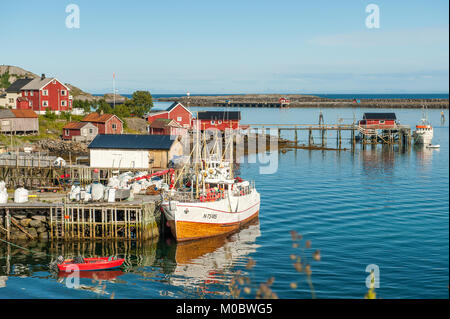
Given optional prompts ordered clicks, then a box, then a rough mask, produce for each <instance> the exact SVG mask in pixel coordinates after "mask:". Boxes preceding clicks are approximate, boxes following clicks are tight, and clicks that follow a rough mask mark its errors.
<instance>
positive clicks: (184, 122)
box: [147, 102, 192, 128]
mask: <svg viewBox="0 0 450 319" xmlns="http://www.w3.org/2000/svg"><path fill="white" fill-rule="evenodd" d="M156 119H168V120H174V121H175V122H177V123H178V124H180V125H181V126H182V127H185V128H190V127H191V123H192V113H191V111H189V110H188V109H187V108H186V107H185V106H184V105H183V104H181V103H178V102H174V103H173V104H172V105H171V106H169V107H168V108H167V109H166V110H165V111H153V112H150V113H148V114H147V122H149V123H152V122H153V121H154V120H156Z"/></svg>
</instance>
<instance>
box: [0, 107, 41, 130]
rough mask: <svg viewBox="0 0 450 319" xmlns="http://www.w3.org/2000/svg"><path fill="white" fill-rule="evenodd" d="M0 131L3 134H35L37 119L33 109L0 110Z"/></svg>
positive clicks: (37, 125)
mask: <svg viewBox="0 0 450 319" xmlns="http://www.w3.org/2000/svg"><path fill="white" fill-rule="evenodd" d="M0 132H1V133H3V134H35V133H38V132H39V119H38V115H37V114H36V112H34V111H33V110H10V109H1V110H0Z"/></svg>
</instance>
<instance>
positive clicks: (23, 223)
mask: <svg viewBox="0 0 450 319" xmlns="http://www.w3.org/2000/svg"><path fill="white" fill-rule="evenodd" d="M30 222H31V219H30V218H24V219H22V220H21V221H20V225H22V226H24V227H28V225H30Z"/></svg>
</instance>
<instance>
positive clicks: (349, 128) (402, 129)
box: [246, 124, 412, 149]
mask: <svg viewBox="0 0 450 319" xmlns="http://www.w3.org/2000/svg"><path fill="white" fill-rule="evenodd" d="M246 125H248V126H249V128H250V130H252V129H260V130H262V132H263V134H264V133H265V132H266V131H267V130H269V129H276V130H277V134H278V138H281V133H282V132H283V131H293V132H294V141H293V142H294V146H298V141H299V134H300V132H303V131H307V132H308V146H309V147H312V146H314V145H316V146H317V144H315V143H314V135H313V132H314V131H316V132H317V131H318V132H319V134H320V136H319V138H320V144H319V145H320V146H321V147H323V148H325V147H326V146H327V139H328V132H330V131H334V132H335V133H336V147H337V148H338V149H341V147H342V139H343V137H342V133H343V132H350V136H349V137H348V138H349V139H350V143H351V146H352V148H354V147H355V145H356V143H357V142H361V144H362V145H363V147H364V145H366V144H391V145H392V144H399V145H402V146H409V145H411V141H412V134H411V127H410V126H409V125H395V126H385V125H364V126H361V125H358V124H246Z"/></svg>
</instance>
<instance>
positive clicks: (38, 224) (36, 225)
mask: <svg viewBox="0 0 450 319" xmlns="http://www.w3.org/2000/svg"><path fill="white" fill-rule="evenodd" d="M29 226H30V227H34V228H39V227H41V226H42V222H41V221H39V220H35V219H32V220H31V221H30V223H29Z"/></svg>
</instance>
